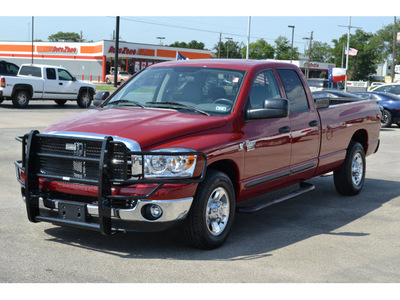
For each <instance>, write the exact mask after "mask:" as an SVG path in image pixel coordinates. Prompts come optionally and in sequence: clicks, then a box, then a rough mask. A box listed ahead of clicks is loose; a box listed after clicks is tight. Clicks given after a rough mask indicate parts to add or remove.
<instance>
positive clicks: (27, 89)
mask: <svg viewBox="0 0 400 300" xmlns="http://www.w3.org/2000/svg"><path fill="white" fill-rule="evenodd" d="M19 91H25V92H27V93H28V95H29V97H30V98H32V96H33V89H32V87H31V86H30V85H15V86H14V90H13V93H12V96H11V97H14V96H15V94H16V93H17V92H19Z"/></svg>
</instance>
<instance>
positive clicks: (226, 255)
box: [0, 101, 400, 283]
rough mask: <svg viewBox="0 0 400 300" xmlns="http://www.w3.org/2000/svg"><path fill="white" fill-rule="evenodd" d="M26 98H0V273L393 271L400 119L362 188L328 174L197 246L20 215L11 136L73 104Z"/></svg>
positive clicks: (306, 278) (65, 277)
mask: <svg viewBox="0 0 400 300" xmlns="http://www.w3.org/2000/svg"><path fill="white" fill-rule="evenodd" d="M81 111H82V110H81V109H79V108H78V107H77V105H76V103H72V102H68V103H67V104H66V105H65V106H64V107H58V106H57V105H55V104H53V103H52V102H42V101H38V102H33V101H32V102H31V104H30V105H29V106H28V107H27V108H26V109H15V108H13V107H12V105H11V102H10V101H6V102H3V103H2V104H0V170H1V173H0V253H1V256H0V283H26V282H34V283H49V282H55V283H61V282H68V283H75V282H84V283H107V282H110V283H112V282H122V283H160V282H165V283H172V282H173V283H198V282H199V283H214V282H215V283H240V282H246V283H250V282H255V283H280V282H286V283H294V282H300V283H332V282H341V283H343V282H344V283H354V282H357V283H359V282H362V283H364V282H367V283H382V282H399V281H400V259H399V249H400V239H399V236H400V218H399V216H400V160H399V158H398V157H399V152H400V128H399V127H397V126H396V125H393V127H392V128H388V129H382V130H381V146H380V149H379V152H378V153H377V154H375V155H372V156H370V157H368V158H367V178H366V182H365V185H364V189H363V191H362V193H361V194H360V195H358V196H356V197H350V198H349V197H343V196H340V195H339V194H337V193H336V191H335V188H334V185H333V178H332V177H331V176H327V177H320V178H316V179H313V180H311V182H312V183H314V184H315V185H316V190H315V191H313V192H311V193H308V194H305V195H302V196H300V197H298V198H296V199H292V200H289V201H286V202H284V203H280V204H278V205H275V206H272V207H270V208H268V209H265V210H263V211H261V212H259V213H256V214H251V215H244V214H240V215H237V217H236V220H235V224H234V228H233V231H232V234H231V236H230V238H229V239H228V241H227V243H226V244H225V245H224V246H223V247H221V248H219V249H216V250H212V251H201V250H195V249H192V248H189V247H187V246H185V245H184V244H182V243H181V242H180V241H179V239H177V238H176V236H175V235H174V234H172V233H169V232H167V233H151V234H149V233H146V234H144V233H129V234H116V235H112V236H110V237H105V236H102V235H101V234H99V233H96V232H91V231H84V230H79V229H73V228H61V227H58V226H54V225H52V224H48V223H37V224H33V223H30V222H29V221H28V219H27V216H26V210H25V206H24V202H23V201H22V199H21V195H20V190H19V189H20V187H19V184H18V182H17V180H16V177H15V171H14V165H13V161H14V160H16V159H19V158H20V156H21V146H20V143H19V142H17V141H15V139H14V138H15V137H16V136H19V135H23V134H25V133H27V132H29V131H30V130H31V129H38V130H39V131H42V130H43V129H44V128H45V127H46V126H47V125H49V124H50V123H52V122H53V121H56V120H59V119H61V118H62V117H64V116H68V115H71V114H75V113H79V112H81Z"/></svg>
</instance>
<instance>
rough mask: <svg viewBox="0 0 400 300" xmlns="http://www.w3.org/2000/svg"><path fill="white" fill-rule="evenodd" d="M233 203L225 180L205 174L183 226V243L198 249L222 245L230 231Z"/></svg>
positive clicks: (220, 175) (215, 173)
mask: <svg viewBox="0 0 400 300" xmlns="http://www.w3.org/2000/svg"><path fill="white" fill-rule="evenodd" d="M235 202H236V201H235V192H234V188H233V185H232V182H231V180H230V179H229V177H228V176H227V175H226V174H225V173H222V172H219V171H214V170H210V171H208V174H207V176H206V178H205V179H204V181H202V182H201V183H200V184H199V186H198V188H197V191H196V195H195V198H194V201H193V204H192V207H191V209H190V211H189V214H188V216H187V218H186V219H185V221H184V224H183V232H184V237H185V239H186V242H187V243H188V244H190V245H191V246H193V247H195V248H200V249H215V248H218V247H220V246H222V245H223V244H224V243H225V241H226V240H227V238H228V235H229V233H230V231H231V228H232V224H233V220H234V216H235Z"/></svg>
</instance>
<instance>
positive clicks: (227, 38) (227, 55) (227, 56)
mask: <svg viewBox="0 0 400 300" xmlns="http://www.w3.org/2000/svg"><path fill="white" fill-rule="evenodd" d="M225 39H226V40H228V41H227V42H226V51H227V52H226V58H229V41H231V40H232V38H231V37H226V38H225Z"/></svg>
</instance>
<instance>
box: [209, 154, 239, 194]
mask: <svg viewBox="0 0 400 300" xmlns="http://www.w3.org/2000/svg"><path fill="white" fill-rule="evenodd" d="M207 169H209V170H215V171H220V172H223V173H225V174H226V175H227V176H228V177H229V179H230V180H231V182H232V184H233V186H234V188H235V194H236V195H237V193H238V191H239V183H238V173H239V171H238V168H237V166H236V164H235V163H234V162H233V161H231V160H220V161H217V162H214V163H212V164H211V165H209V166H208V167H207Z"/></svg>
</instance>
